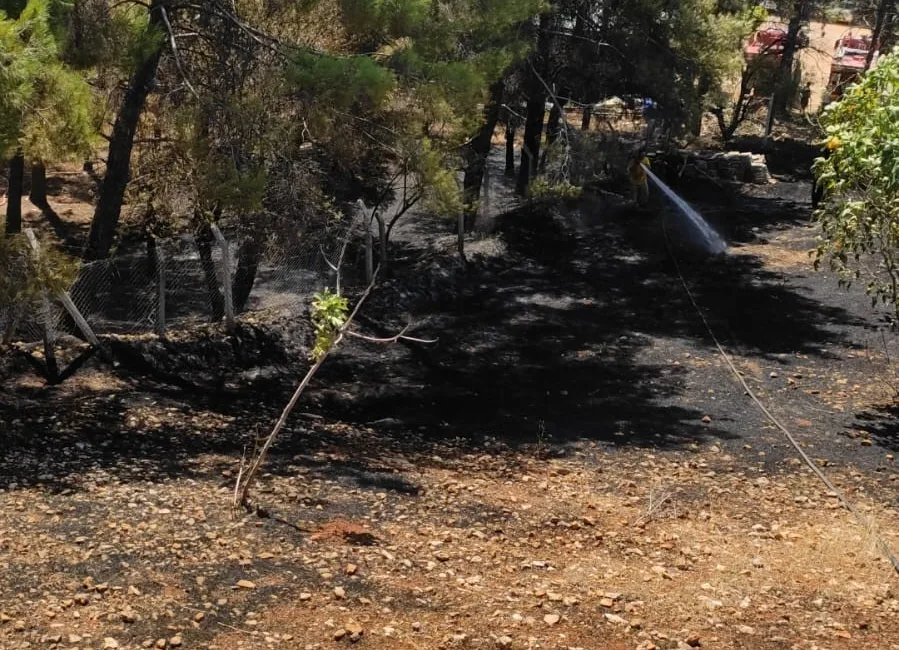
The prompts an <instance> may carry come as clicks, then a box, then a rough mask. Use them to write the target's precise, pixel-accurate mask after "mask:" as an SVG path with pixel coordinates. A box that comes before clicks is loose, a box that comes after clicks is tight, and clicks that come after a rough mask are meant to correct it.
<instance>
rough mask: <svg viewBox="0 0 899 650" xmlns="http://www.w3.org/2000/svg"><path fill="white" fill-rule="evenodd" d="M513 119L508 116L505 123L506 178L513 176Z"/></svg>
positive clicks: (514, 129)
mask: <svg viewBox="0 0 899 650" xmlns="http://www.w3.org/2000/svg"><path fill="white" fill-rule="evenodd" d="M514 120H515V118H514V117H512V116H511V115H509V116H508V119H507V121H506V176H514V175H515V131H516V130H517V129H516V128H515V122H514Z"/></svg>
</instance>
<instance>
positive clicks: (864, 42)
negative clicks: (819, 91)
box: [826, 31, 880, 101]
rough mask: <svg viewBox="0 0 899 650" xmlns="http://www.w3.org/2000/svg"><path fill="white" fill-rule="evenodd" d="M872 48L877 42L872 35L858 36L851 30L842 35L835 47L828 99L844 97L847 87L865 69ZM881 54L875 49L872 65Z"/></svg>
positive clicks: (828, 86) (834, 99)
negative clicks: (872, 38)
mask: <svg viewBox="0 0 899 650" xmlns="http://www.w3.org/2000/svg"><path fill="white" fill-rule="evenodd" d="M871 48H876V44H875V43H873V42H872V40H871V37H870V36H867V35H864V36H858V35H854V34H853V33H852V32H851V31H849V32H846V33H845V34H844V35H843V36H842V37H840V39H839V40H838V41H837V42H836V44H835V45H834V49H833V60H832V61H831V64H830V78H829V79H828V82H827V95H826V100H827V101H836V100H838V99H839V98H840V97H842V96H843V92H844V91H845V90H846V88H848V87H849V86H850V85H851V84H852V83H853V82H855V80H856V79H858V77H859V75H860V74H861V73H862V72H864V71H865V62H866V61H867V58H868V53H869V52H870V51H871ZM879 54H880V53H879V52H878V51H876V49H875V52H874V57H873V59H872V61H871V66H872V67H873V66H875V65H876V64H877V58H878V56H879Z"/></svg>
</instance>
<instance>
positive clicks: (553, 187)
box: [528, 177, 583, 202]
mask: <svg viewBox="0 0 899 650" xmlns="http://www.w3.org/2000/svg"><path fill="white" fill-rule="evenodd" d="M582 192H583V190H582V188H580V187H578V186H577V185H572V184H571V183H569V182H568V181H567V180H565V181H562V182H560V183H553V182H551V181H549V180H547V179H546V178H543V177H538V178H535V179H534V180H533V181H531V184H530V187H529V192H528V198H530V199H531V200H532V201H539V202H547V201H576V200H577V199H579V198H580V197H581V193H582Z"/></svg>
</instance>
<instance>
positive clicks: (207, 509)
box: [0, 183, 899, 650]
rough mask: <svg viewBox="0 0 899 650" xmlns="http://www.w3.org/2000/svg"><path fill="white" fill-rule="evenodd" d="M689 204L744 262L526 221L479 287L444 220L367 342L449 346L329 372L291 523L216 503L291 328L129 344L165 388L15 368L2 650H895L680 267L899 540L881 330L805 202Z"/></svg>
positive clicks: (3, 407)
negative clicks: (836, 266) (357, 635)
mask: <svg viewBox="0 0 899 650" xmlns="http://www.w3.org/2000/svg"><path fill="white" fill-rule="evenodd" d="M681 190H682V191H683V192H684V193H685V195H687V196H688V198H690V199H691V200H692V201H693V202H694V203H695V205H696V206H697V207H698V208H699V209H700V211H701V212H702V213H703V214H705V215H707V216H709V218H710V219H711V220H712V221H713V222H714V223H715V225H716V226H717V227H718V228H719V229H720V230H721V231H722V232H723V233H724V234H725V235H726V236H727V238H728V240H729V241H730V243H731V244H732V245H733V246H734V247H733V248H732V250H731V252H730V253H729V254H728V255H727V256H726V257H724V258H720V259H703V258H702V257H699V256H695V255H692V254H690V251H688V250H685V249H684V248H683V247H681V246H679V245H678V242H677V236H676V234H677V223H676V221H674V217H673V216H672V215H671V214H670V213H668V212H667V211H665V210H664V209H659V210H655V211H649V212H633V211H629V210H628V209H626V208H624V207H622V206H620V205H615V204H614V203H610V202H609V201H608V200H607V199H603V200H602V201H601V200H599V199H596V200H594V201H589V202H585V203H584V204H583V205H582V206H581V207H580V208H579V209H577V210H572V211H570V212H567V213H558V212H552V211H547V210H541V209H536V208H535V207H534V206H529V207H527V208H521V209H518V210H515V211H512V212H511V213H509V214H507V215H505V216H504V217H503V218H502V219H501V220H500V222H499V224H498V226H499V227H498V236H497V238H495V239H494V238H489V239H485V240H482V241H478V242H475V243H473V244H472V246H471V249H472V255H471V258H472V261H471V264H470V265H469V266H468V267H467V268H465V269H462V268H460V267H459V265H458V262H457V261H456V260H455V259H454V258H453V256H452V255H451V254H450V253H449V252H446V251H448V250H449V248H450V246H451V243H450V241H449V238H447V241H446V242H445V243H446V246H444V245H443V243H442V240H441V239H440V237H437V238H436V241H437V244H436V245H431V244H429V245H430V248H426V247H425V242H424V241H423V240H421V239H419V238H418V236H417V235H416V234H415V233H420V232H421V229H425V230H427V228H430V226H420V227H419V228H420V229H419V230H418V231H415V233H413V234H410V235H409V236H407V237H405V238H399V239H400V241H399V242H398V243H399V245H400V246H401V247H402V250H403V253H402V254H401V255H399V256H398V260H397V263H396V265H395V268H394V269H393V270H392V276H391V278H390V279H388V280H387V281H385V282H384V283H383V284H382V286H381V287H380V288H379V289H378V291H377V292H376V293H375V295H373V297H372V299H371V302H370V305H369V307H368V308H367V309H366V311H365V315H364V318H363V319H362V320H361V321H360V325H361V327H362V328H363V329H364V330H365V331H366V332H369V333H371V334H384V333H388V332H392V331H395V329H396V328H397V327H398V326H401V325H402V324H403V323H404V322H405V321H406V319H407V317H409V316H411V317H412V318H413V319H414V320H415V322H416V330H415V331H416V332H417V333H418V334H419V335H421V336H423V337H435V338H438V339H439V341H438V342H437V343H435V344H432V345H422V344H413V343H408V344H396V345H392V346H389V347H384V346H379V345H375V344H369V343H365V342H360V341H357V342H352V343H351V344H349V345H347V346H346V347H344V348H343V349H342V350H341V351H340V352H339V353H337V354H336V355H335V357H334V358H333V359H332V360H330V361H329V363H328V364H327V365H326V366H325V368H324V370H323V372H322V373H321V374H320V375H319V376H318V378H317V379H316V381H315V382H314V385H313V390H312V391H311V392H310V393H309V394H308V396H307V397H306V398H304V400H303V401H302V402H301V405H300V407H299V408H298V412H297V413H296V414H295V415H294V416H293V417H292V418H291V420H290V424H289V426H288V428H287V431H286V434H285V436H284V438H283V439H282V440H281V441H280V442H279V443H278V444H277V445H276V447H275V449H274V452H275V453H274V455H273V457H272V461H271V463H270V465H269V467H268V468H267V470H268V473H267V474H266V475H265V476H263V478H262V481H261V484H260V489H259V499H260V501H261V502H262V503H263V504H264V505H265V506H266V508H267V509H269V510H270V511H271V512H272V513H273V514H275V515H276V516H277V518H278V519H281V520H283V522H287V523H288V524H290V525H285V524H284V523H283V522H279V521H278V520H276V519H274V518H268V519H256V518H254V517H238V518H237V519H232V517H231V513H230V512H229V504H230V501H231V492H232V490H233V480H234V478H235V475H236V470H237V466H238V462H239V458H240V456H241V454H242V453H243V452H244V450H245V448H247V447H248V446H252V442H253V437H254V436H255V435H259V434H262V433H263V432H264V431H265V430H266V428H267V427H268V426H270V425H271V423H272V421H273V419H274V418H275V417H276V416H277V413H278V411H279V410H280V408H281V406H282V405H283V402H284V400H285V398H286V397H287V396H288V395H289V393H290V392H291V391H292V389H293V386H294V384H295V382H296V381H297V377H298V375H299V374H300V373H301V372H302V371H303V369H304V367H305V364H306V361H305V359H304V358H303V357H304V355H303V350H304V349H305V347H306V344H307V341H306V337H307V336H308V333H307V331H306V330H305V329H304V328H302V327H297V328H296V329H295V330H294V329H291V328H290V327H288V326H287V324H285V323H277V322H265V319H264V318H262V319H255V321H256V322H253V323H247V324H245V325H243V326H242V329H240V330H238V334H237V335H236V336H235V337H232V338H230V339H224V338H223V339H222V341H223V342H216V343H214V342H212V341H211V340H210V338H214V337H211V335H210V330H208V329H203V330H202V331H200V332H198V333H195V334H193V335H191V334H190V333H184V335H183V336H182V337H181V338H180V339H176V340H173V341H172V342H170V343H168V344H166V345H163V346H161V347H160V346H157V345H156V344H151V343H146V342H145V343H141V344H140V345H136V344H133V342H132V346H131V347H132V348H133V349H138V350H140V351H141V353H142V354H143V355H144V357H145V359H146V360H147V363H148V367H134V364H123V363H119V364H118V365H117V366H114V365H112V364H109V363H108V362H104V361H103V360H101V359H98V360H96V361H92V362H91V364H89V365H88V367H87V368H85V370H84V371H83V372H82V373H81V374H80V375H78V376H76V377H75V378H74V379H73V380H72V381H70V382H68V383H66V384H63V385H62V386H59V387H55V388H46V387H44V386H42V385H41V382H40V381H39V380H38V379H37V378H36V377H34V376H33V375H31V374H29V373H28V372H27V369H26V368H25V367H24V366H21V365H19V362H18V361H16V360H9V359H7V360H6V361H5V364H6V365H5V371H6V375H5V377H4V386H5V387H8V389H7V390H4V392H3V395H2V397H0V418H2V421H3V422H4V423H5V430H4V442H5V447H6V448H5V450H4V454H3V457H2V459H0V469H2V473H3V476H4V481H3V489H2V490H0V548H3V549H4V557H3V558H2V559H0V562H2V563H3V566H4V572H5V575H6V576H7V578H6V579H5V582H4V586H3V587H2V588H0V614H2V615H3V618H2V619H0V621H2V622H0V645H2V647H4V648H6V647H9V648H20V647H29V646H28V645H26V644H31V646H30V647H34V645H38V644H42V643H43V644H44V645H46V646H48V647H53V646H54V645H55V646H56V647H62V648H69V647H79V648H101V647H104V645H107V646H110V647H111V646H112V644H113V643H115V644H117V645H118V646H119V647H140V646H141V645H146V644H147V643H149V644H150V645H154V644H158V640H160V639H161V640H162V641H161V643H162V645H159V647H165V646H166V645H175V644H177V643H178V642H180V643H181V644H183V646H184V647H190V648H194V647H217V648H238V647H247V648H251V647H284V648H310V647H311V648H319V647H322V648H324V647H330V646H334V645H336V644H337V643H348V642H349V639H350V637H351V636H352V634H353V632H354V631H355V630H357V629H359V628H361V629H362V638H361V641H360V645H361V646H363V647H372V648H436V647H453V646H457V647H476V648H488V647H512V648H530V647H533V648H537V647H541V648H573V647H581V648H599V647H602V648H619V647H620V648H630V649H633V648H637V647H642V648H652V647H660V648H669V647H670V648H679V647H683V646H684V644H693V643H700V644H702V647H711V648H772V649H773V648H791V647H798V648H801V649H803V650H807V649H808V650H810V649H811V648H813V647H819V648H841V647H846V648H848V647H861V646H862V645H865V644H870V645H872V646H873V645H877V644H880V647H887V648H891V647H894V646H895V644H897V643H899V628H897V625H896V621H897V620H899V601H897V599H896V593H895V587H894V586H891V581H894V578H893V576H891V574H890V570H889V568H888V567H887V565H886V564H885V563H884V562H883V561H880V560H878V559H877V556H876V554H875V553H873V552H872V550H871V546H870V539H871V531H870V530H863V529H861V528H860V527H859V526H858V524H857V523H856V522H855V521H853V520H852V519H851V518H850V517H849V516H848V515H847V514H845V513H843V512H842V511H841V510H840V509H839V507H838V503H837V502H836V501H835V500H834V499H833V498H832V496H831V495H829V494H828V493H827V490H826V489H825V488H824V487H823V486H821V485H820V484H818V483H816V479H814V477H813V476H811V475H810V473H809V472H808V471H807V470H806V469H803V468H802V466H801V465H799V464H798V463H797V462H796V460H795V458H794V456H795V453H794V452H793V450H792V449H791V448H790V447H789V446H788V444H787V443H786V441H785V440H784V439H783V438H782V436H781V434H779V433H778V432H777V431H776V430H774V429H773V428H772V427H771V426H770V424H768V423H767V422H766V421H765V419H764V417H763V416H762V414H761V413H759V412H758V410H757V409H756V407H755V406H754V405H753V404H752V403H751V402H750V401H749V399H748V398H747V397H746V396H745V395H744V394H743V390H742V388H741V387H740V386H739V384H737V383H736V382H735V379H734V377H733V376H732V375H731V374H730V370H729V369H728V368H727V366H726V365H725V364H724V363H723V361H722V359H721V358H720V356H719V355H718V354H717V352H716V350H715V348H714V344H713V341H712V339H711V336H710V334H709V332H708V330H707V329H706V327H705V325H704V324H703V321H702V320H701V319H700V318H699V316H698V314H697V313H696V310H695V308H694V306H693V304H692V302H691V301H690V298H689V297H688V294H687V292H686V291H685V290H684V286H683V284H682V282H681V275H679V273H678V271H680V274H682V276H683V280H684V282H685V283H686V285H687V286H688V287H689V288H690V290H691V291H692V293H693V295H694V297H695V299H696V302H697V304H698V305H699V307H700V309H702V311H703V313H704V314H705V316H706V318H707V319H708V322H709V324H710V325H711V327H712V329H713V330H714V332H715V334H716V335H717V336H718V338H719V339H720V341H721V343H722V345H723V346H724V347H725V348H726V349H727V350H728V351H729V352H730V354H731V355H732V356H733V359H734V362H735V364H736V365H737V367H738V368H739V369H740V370H741V372H743V373H744V376H745V378H746V379H747V381H748V382H750V384H751V385H752V387H753V389H754V390H755V391H756V392H757V393H758V394H759V396H760V397H761V399H762V400H763V401H765V402H766V403H767V404H769V405H770V407H771V408H772V410H773V411H774V412H775V413H776V414H777V415H778V416H779V417H781V418H782V419H783V420H784V421H785V423H786V424H787V425H788V426H789V427H791V429H792V430H793V432H794V433H795V434H796V436H797V437H798V438H799V439H800V441H801V442H802V444H803V445H804V446H805V448H806V450H807V451H808V452H809V454H810V455H811V456H812V457H813V458H814V459H815V461H816V462H818V463H819V465H821V466H824V467H825V468H826V471H828V472H830V473H831V475H832V476H833V478H834V480H835V481H836V482H837V483H838V485H839V486H840V487H841V489H844V490H846V491H847V493H848V494H849V495H850V497H851V498H852V499H853V500H854V501H856V502H858V503H859V504H860V505H861V506H862V507H863V509H864V511H865V513H866V515H867V516H870V517H871V518H872V520H873V521H875V522H876V523H877V524H879V530H880V532H881V533H882V534H883V535H884V537H885V538H886V539H887V541H888V542H890V543H891V544H892V546H893V547H894V548H895V547H896V546H897V544H899V539H897V537H896V531H897V530H899V520H897V512H896V509H897V507H899V471H897V469H896V465H895V462H894V455H895V452H896V451H897V448H899V438H897V434H896V427H895V425H894V419H895V417H894V416H895V414H894V409H895V407H894V405H893V404H894V401H893V399H894V397H895V390H894V389H893V388H892V386H893V385H894V376H895V375H894V369H893V367H892V361H891V359H893V358H895V356H896V351H895V345H894V344H893V341H892V339H893V338H894V335H893V334H892V331H891V330H889V329H888V328H887V324H886V323H885V322H884V321H883V319H882V318H881V316H880V315H878V314H877V313H876V312H872V310H871V309H870V307H869V304H868V301H867V299H866V298H865V296H864V295H863V294H861V293H859V292H858V291H855V290H852V291H844V290H842V289H840V288H839V287H838V286H837V284H836V281H835V280H834V279H833V278H832V277H831V276H829V275H828V274H826V273H814V272H813V271H812V270H811V269H810V264H809V263H808V262H807V259H808V258H807V255H806V253H805V252H806V250H807V249H809V248H811V246H812V244H813V236H814V231H813V230H812V229H810V228H809V227H808V217H809V206H808V203H807V200H806V198H807V196H808V186H807V185H803V184H799V183H797V184H791V183H778V184H775V185H772V186H770V187H768V188H764V189H761V190H760V189H753V190H745V189H743V190H739V191H738V192H737V193H734V191H730V192H724V191H723V190H722V192H721V194H720V195H715V194H714V193H711V192H709V193H695V192H694V191H691V189H690V188H681ZM666 224H667V226H666V227H665V228H663V225H666ZM433 232H434V230H433V229H432V230H431V233H432V238H431V240H429V242H430V241H434V238H433ZM666 233H667V234H668V235H669V238H666ZM672 252H674V254H675V257H674V258H672V254H671V253H672ZM675 259H676V260H677V263H676V264H675V261H674V260H675ZM174 338H175V337H173V339H174ZM204 341H205V342H204ZM218 356H221V357H222V359H224V360H225V361H226V362H227V363H226V364H223V365H227V366H229V367H230V368H231V370H230V371H229V373H224V372H221V373H218V376H217V373H216V372H215V371H214V370H213V367H214V366H215V363H216V360H215V359H216V358H217V357H218ZM194 366H198V367H197V368H196V371H195V372H192V371H191V368H192V367H194ZM173 376H178V377H180V378H181V379H182V380H186V381H187V382H188V383H187V384H180V385H179V384H177V383H174V382H172V377H173ZM242 580H243V581H248V582H241V581H242ZM892 584H893V585H895V582H892ZM341 630H342V631H343V634H340V632H341ZM338 637H339V638H340V640H339V641H335V639H336V638H338ZM679 644H680V645H679ZM891 644H892V645H891Z"/></svg>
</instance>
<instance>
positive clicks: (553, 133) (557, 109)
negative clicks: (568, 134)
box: [540, 97, 568, 172]
mask: <svg viewBox="0 0 899 650" xmlns="http://www.w3.org/2000/svg"><path fill="white" fill-rule="evenodd" d="M567 103H568V100H567V99H566V98H563V97H556V98H555V100H554V101H553V107H552V108H551V109H550V111H549V120H548V121H547V123H546V149H545V150H544V151H543V157H542V158H541V159H540V171H541V172H542V171H544V170H545V169H546V156H547V154H548V153H549V148H550V147H552V146H553V145H554V144H555V143H556V142H558V140H559V134H560V133H561V132H562V120H563V119H564V112H565V111H564V109H565V104H567Z"/></svg>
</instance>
